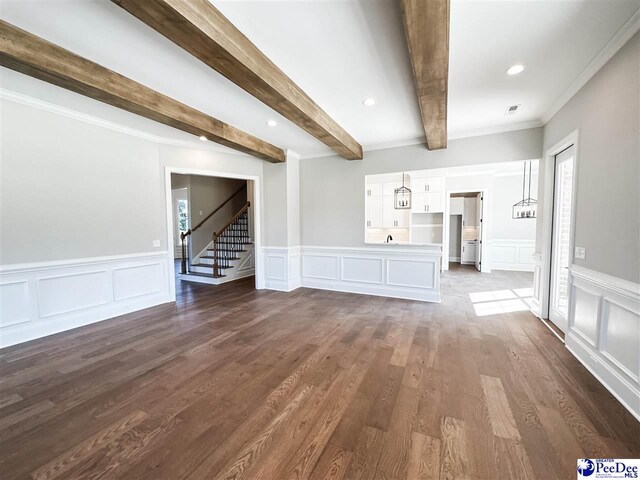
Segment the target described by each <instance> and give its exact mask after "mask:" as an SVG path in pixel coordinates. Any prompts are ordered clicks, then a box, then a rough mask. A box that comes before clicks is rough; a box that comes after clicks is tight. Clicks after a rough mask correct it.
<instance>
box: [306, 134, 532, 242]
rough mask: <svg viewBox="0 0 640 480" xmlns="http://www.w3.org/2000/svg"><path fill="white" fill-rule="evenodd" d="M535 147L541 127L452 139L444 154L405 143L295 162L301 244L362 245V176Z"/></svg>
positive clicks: (503, 157) (515, 155)
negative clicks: (357, 157)
mask: <svg viewBox="0 0 640 480" xmlns="http://www.w3.org/2000/svg"><path fill="white" fill-rule="evenodd" d="M541 145H542V129H541V128H532V129H528V130H519V131H515V132H507V133H500V134H496V135H487V136H483V137H471V138H465V139H459V140H452V141H450V142H449V148H448V149H447V150H438V151H433V152H430V151H429V150H427V149H426V147H425V146H424V145H411V146H406V147H397V148H390V149H385V150H375V151H371V152H367V153H366V154H365V158H364V160H361V161H347V160H344V159H343V158H341V157H337V156H332V157H325V158H311V159H305V160H301V161H300V207H301V208H300V211H301V212H302V217H301V232H302V233H301V242H302V244H303V245H316V246H342V247H361V246H364V201H365V198H364V190H365V188H364V184H365V175H372V174H378V173H392V172H398V171H402V170H406V171H408V170H422V169H426V168H439V167H452V166H459V165H477V164H484V163H495V162H504V161H512V160H529V159H537V158H540V156H541V148H540V147H541Z"/></svg>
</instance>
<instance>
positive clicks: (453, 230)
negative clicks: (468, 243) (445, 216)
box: [449, 215, 462, 260]
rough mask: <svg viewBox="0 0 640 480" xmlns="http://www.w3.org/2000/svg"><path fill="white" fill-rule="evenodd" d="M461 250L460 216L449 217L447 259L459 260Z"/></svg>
mask: <svg viewBox="0 0 640 480" xmlns="http://www.w3.org/2000/svg"><path fill="white" fill-rule="evenodd" d="M461 248H462V215H450V216H449V258H450V259H451V258H457V259H458V260H459V259H460V255H461V251H460V250H461Z"/></svg>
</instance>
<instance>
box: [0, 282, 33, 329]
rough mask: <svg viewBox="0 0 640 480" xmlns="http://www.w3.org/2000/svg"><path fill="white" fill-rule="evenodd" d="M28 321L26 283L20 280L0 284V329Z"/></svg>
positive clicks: (27, 287)
mask: <svg viewBox="0 0 640 480" xmlns="http://www.w3.org/2000/svg"><path fill="white" fill-rule="evenodd" d="M28 321H29V286H28V283H27V282H26V281H24V280H22V281H18V282H9V283H2V284H0V329H2V328H3V327H8V326H10V325H16V324H18V323H23V322H28Z"/></svg>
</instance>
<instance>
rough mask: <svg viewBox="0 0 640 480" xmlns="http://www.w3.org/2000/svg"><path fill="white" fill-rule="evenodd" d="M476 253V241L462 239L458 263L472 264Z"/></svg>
mask: <svg viewBox="0 0 640 480" xmlns="http://www.w3.org/2000/svg"><path fill="white" fill-rule="evenodd" d="M477 255H478V242H471V241H464V242H462V251H461V252H460V263H466V264H474V263H476V257H477Z"/></svg>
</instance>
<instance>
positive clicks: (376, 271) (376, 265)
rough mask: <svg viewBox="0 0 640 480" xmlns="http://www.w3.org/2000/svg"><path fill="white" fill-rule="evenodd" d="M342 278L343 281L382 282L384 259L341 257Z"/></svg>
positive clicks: (378, 283) (379, 283)
mask: <svg viewBox="0 0 640 480" xmlns="http://www.w3.org/2000/svg"><path fill="white" fill-rule="evenodd" d="M342 280H344V281H345V282H361V283H375V284H377V285H381V284H382V283H383V282H384V260H383V259H382V258H363V257H347V256H344V257H342Z"/></svg>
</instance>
